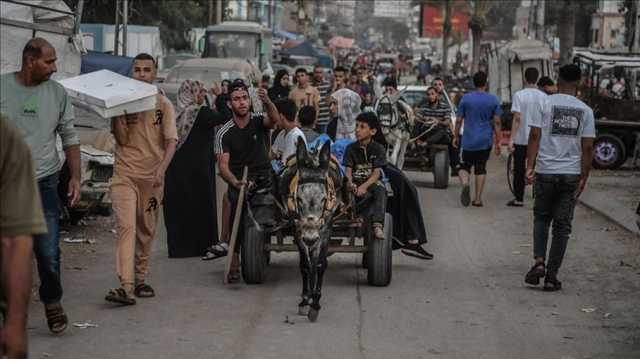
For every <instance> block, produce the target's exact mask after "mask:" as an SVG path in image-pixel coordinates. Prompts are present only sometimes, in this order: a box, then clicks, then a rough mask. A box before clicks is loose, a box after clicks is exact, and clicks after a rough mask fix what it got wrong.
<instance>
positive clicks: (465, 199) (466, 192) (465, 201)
mask: <svg viewBox="0 0 640 359" xmlns="http://www.w3.org/2000/svg"><path fill="white" fill-rule="evenodd" d="M460 203H462V205H463V206H465V207H469V204H470V203H471V194H470V189H469V185H466V186H462V193H460Z"/></svg>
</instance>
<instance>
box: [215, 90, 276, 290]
mask: <svg viewBox="0 0 640 359" xmlns="http://www.w3.org/2000/svg"><path fill="white" fill-rule="evenodd" d="M257 93H258V96H259V98H260V100H261V101H262V103H263V105H264V106H265V108H266V112H267V116H266V117H265V116H263V115H256V114H253V113H251V112H250V108H251V100H250V98H249V90H248V88H247V86H246V85H245V84H244V82H243V81H242V80H235V81H234V82H233V83H232V84H231V85H230V86H229V107H230V108H231V111H232V112H233V119H232V120H231V121H229V122H227V123H226V124H224V125H223V126H222V127H221V128H220V129H219V130H218V132H217V133H216V140H215V151H216V155H217V162H218V171H219V172H220V175H221V176H222V178H223V179H224V181H225V182H227V184H228V185H229V190H228V196H229V202H230V203H231V208H232V209H235V208H236V203H237V201H238V196H239V190H240V187H242V185H245V184H248V183H245V182H243V181H242V173H243V169H244V167H245V166H247V167H248V169H249V170H248V176H247V179H248V181H247V182H250V183H252V184H255V185H256V186H257V187H263V186H264V187H267V186H270V176H271V173H270V171H271V164H270V162H269V152H268V138H269V130H271V128H272V127H273V125H274V124H275V123H276V119H277V118H278V110H277V109H276V107H275V105H274V104H273V102H271V100H270V99H269V97H268V96H267V92H266V90H264V89H258V91H257ZM233 216H234V213H233V212H232V213H231V216H230V219H229V221H230V222H233ZM215 247H216V248H213V249H215V250H216V253H215V254H216V255H217V256H223V255H225V254H226V251H227V245H226V243H220V244H219V245H217V246H215ZM218 252H219V253H218ZM234 255H236V256H237V254H234ZM237 262H238V261H237V258H234V263H236V264H237ZM229 276H230V278H229V279H230V280H231V281H237V280H238V279H239V274H238V270H237V265H235V264H234V269H233V270H232V272H231V273H230V275H229Z"/></svg>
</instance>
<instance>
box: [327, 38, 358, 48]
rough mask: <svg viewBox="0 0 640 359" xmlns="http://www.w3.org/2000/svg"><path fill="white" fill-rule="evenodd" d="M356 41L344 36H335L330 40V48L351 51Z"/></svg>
mask: <svg viewBox="0 0 640 359" xmlns="http://www.w3.org/2000/svg"><path fill="white" fill-rule="evenodd" d="M354 41H355V40H354V39H350V38H347V37H342V36H334V37H332V38H331V40H329V47H330V48H333V49H336V48H338V49H350V48H352V47H353V43H354Z"/></svg>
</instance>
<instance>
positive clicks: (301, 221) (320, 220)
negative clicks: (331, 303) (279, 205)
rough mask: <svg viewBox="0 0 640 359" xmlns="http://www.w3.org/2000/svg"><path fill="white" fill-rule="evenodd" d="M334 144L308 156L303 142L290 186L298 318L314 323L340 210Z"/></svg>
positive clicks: (338, 176)
mask: <svg viewBox="0 0 640 359" xmlns="http://www.w3.org/2000/svg"><path fill="white" fill-rule="evenodd" d="M330 151H331V143H330V142H326V143H325V144H324V145H323V146H322V147H321V148H320V149H319V150H316V151H312V152H309V151H308V150H307V146H306V144H305V143H304V141H303V140H302V139H299V140H298V143H297V150H296V169H295V171H296V172H295V173H296V174H295V176H294V177H293V178H292V179H291V181H290V182H289V191H288V192H289V193H288V203H287V207H288V208H289V211H290V213H292V216H293V219H294V223H295V234H294V242H295V244H296V246H297V247H298V252H299V254H300V273H301V274H302V301H301V302H300V304H298V314H300V315H306V316H307V317H308V318H309V320H310V321H311V322H315V321H316V320H317V319H318V314H319V311H320V297H321V295H322V277H323V275H324V271H325V270H326V269H327V252H328V249H329V239H330V238H331V230H332V224H333V215H334V213H335V212H336V209H337V197H336V195H337V194H336V188H337V187H339V186H340V183H341V181H342V177H341V175H340V171H339V170H337V169H336V167H335V166H333V167H332V165H333V164H332V158H331V153H330Z"/></svg>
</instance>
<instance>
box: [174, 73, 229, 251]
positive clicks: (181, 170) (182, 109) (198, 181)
mask: <svg viewBox="0 0 640 359" xmlns="http://www.w3.org/2000/svg"><path fill="white" fill-rule="evenodd" d="M205 96H206V90H205V88H204V86H203V84H202V83H201V82H200V81H192V80H186V81H185V82H183V83H182V85H181V86H180V89H179V90H178V96H177V112H178V117H177V119H176V126H177V128H178V144H177V150H176V154H175V155H174V157H173V160H172V161H171V164H170V165H169V168H168V169H167V172H166V174H165V187H164V220H165V225H166V227H167V244H168V247H169V257H171V258H182V257H200V256H202V255H203V254H204V253H205V252H206V249H207V247H209V246H211V245H212V244H215V243H217V242H218V225H217V215H216V187H215V185H216V179H215V159H214V150H213V143H214V127H215V126H217V125H220V124H222V123H223V122H225V118H224V116H221V115H220V114H219V113H218V112H215V111H212V110H211V109H210V108H209V106H207V105H206V100H205Z"/></svg>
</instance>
